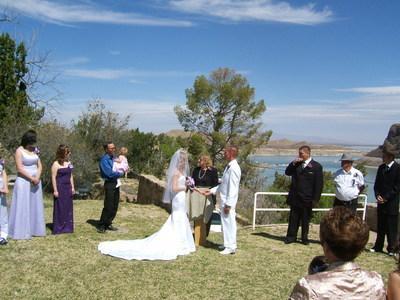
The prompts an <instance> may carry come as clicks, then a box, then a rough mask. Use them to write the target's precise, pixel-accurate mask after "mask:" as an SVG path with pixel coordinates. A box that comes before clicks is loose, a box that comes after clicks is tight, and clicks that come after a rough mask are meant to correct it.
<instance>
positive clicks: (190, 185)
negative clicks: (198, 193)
mask: <svg viewBox="0 0 400 300" xmlns="http://www.w3.org/2000/svg"><path fill="white" fill-rule="evenodd" d="M186 186H187V187H188V188H189V189H190V190H193V189H194V187H195V183H194V179H193V178H192V177H190V176H187V177H186Z"/></svg>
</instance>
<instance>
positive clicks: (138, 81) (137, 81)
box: [129, 79, 145, 84]
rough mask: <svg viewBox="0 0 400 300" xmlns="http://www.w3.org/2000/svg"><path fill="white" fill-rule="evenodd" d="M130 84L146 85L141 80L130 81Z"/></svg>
mask: <svg viewBox="0 0 400 300" xmlns="http://www.w3.org/2000/svg"><path fill="white" fill-rule="evenodd" d="M129 83H133V84H144V83H145V82H144V81H141V80H136V79H129Z"/></svg>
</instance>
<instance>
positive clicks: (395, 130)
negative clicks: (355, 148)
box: [366, 123, 400, 158]
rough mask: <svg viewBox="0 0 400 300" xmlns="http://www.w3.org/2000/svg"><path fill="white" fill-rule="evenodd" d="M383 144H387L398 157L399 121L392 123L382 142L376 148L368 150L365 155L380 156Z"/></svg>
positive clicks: (399, 145) (399, 155) (399, 144)
mask: <svg viewBox="0 0 400 300" xmlns="http://www.w3.org/2000/svg"><path fill="white" fill-rule="evenodd" d="M385 146H389V147H390V148H391V149H394V150H395V152H396V157H397V158H400V123H396V124H393V125H392V126H390V129H389V132H388V135H387V137H386V138H385V140H384V141H383V144H382V145H381V146H379V147H378V148H376V149H374V150H372V151H371V152H369V153H368V154H367V155H366V156H367V157H379V158H380V157H382V149H383V147H385Z"/></svg>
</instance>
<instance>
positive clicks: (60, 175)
mask: <svg viewBox="0 0 400 300" xmlns="http://www.w3.org/2000/svg"><path fill="white" fill-rule="evenodd" d="M71 174H72V167H71V165H69V166H68V167H65V168H59V169H58V170H57V175H56V183H57V190H58V198H55V199H54V209H53V234H59V233H71V232H74V216H73V206H72V186H71Z"/></svg>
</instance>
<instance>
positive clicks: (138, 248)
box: [98, 149, 196, 260]
mask: <svg viewBox="0 0 400 300" xmlns="http://www.w3.org/2000/svg"><path fill="white" fill-rule="evenodd" d="M188 174H189V163H188V154H187V152H186V151H184V150H183V149H179V150H178V151H176V152H175V154H174V155H173V156H172V158H171V162H170V164H169V168H168V171H167V186H166V188H165V192H164V196H163V202H164V203H171V202H172V213H171V215H170V216H169V217H168V219H167V221H166V222H165V223H164V225H163V226H162V227H161V229H160V230H159V231H158V232H156V233H154V234H152V235H151V236H149V237H147V238H145V239H141V240H118V241H109V242H101V243H100V244H99V246H98V250H99V251H100V252H101V253H102V254H107V255H111V256H115V257H118V258H122V259H128V260H131V259H137V260H144V259H146V260H172V259H176V258H177V256H178V255H187V254H189V253H191V252H194V251H195V250H196V248H195V245H194V240H193V235H192V230H191V228H190V224H189V220H188V217H187V215H186V207H185V192H186V176H188Z"/></svg>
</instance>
